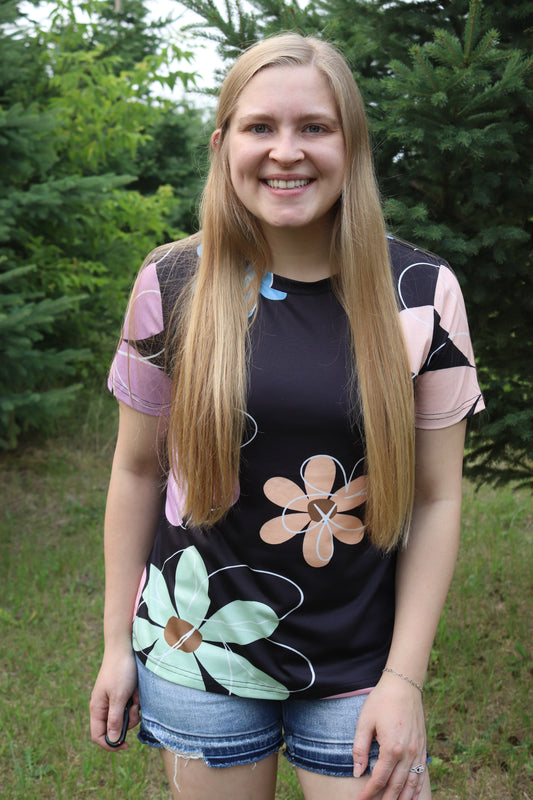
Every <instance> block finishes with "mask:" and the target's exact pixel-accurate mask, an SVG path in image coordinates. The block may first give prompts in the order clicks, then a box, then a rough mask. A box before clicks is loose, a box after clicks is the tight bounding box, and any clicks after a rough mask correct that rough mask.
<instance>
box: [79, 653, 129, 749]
mask: <svg viewBox="0 0 533 800" xmlns="http://www.w3.org/2000/svg"><path fill="white" fill-rule="evenodd" d="M130 697H133V705H132V706H131V709H130V719H129V725H128V729H129V728H133V727H135V725H137V724H138V723H139V692H138V690H137V667H136V664H135V657H134V655H133V651H132V650H131V649H130V650H128V651H124V652H116V653H115V652H113V653H108V652H106V653H105V654H104V659H103V661H102V666H101V668H100V672H99V673H98V677H97V679H96V683H95V685H94V689H93V692H92V695H91V702H90V705H89V708H90V714H91V739H92V741H93V742H94V743H95V744H97V745H99V746H100V747H102V748H103V749H104V750H113V749H114V750H127V748H128V747H129V745H128V743H127V742H125V743H124V744H122V745H121V746H120V747H116V748H111V747H109V745H108V744H107V743H106V741H105V735H106V733H107V735H108V737H109V739H110V740H111V741H112V742H114V741H116V740H117V739H118V738H119V736H120V733H121V730H122V720H123V715H124V707H125V705H126V703H127V701H128V700H129V698H130Z"/></svg>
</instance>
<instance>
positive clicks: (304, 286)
mask: <svg viewBox="0 0 533 800" xmlns="http://www.w3.org/2000/svg"><path fill="white" fill-rule="evenodd" d="M271 274H272V278H273V280H272V288H273V289H279V290H281V291H284V292H288V293H290V294H322V293H324V292H328V291H330V290H331V278H321V279H320V280H318V281H299V280H296V279H295V278H285V277H284V276H283V275H276V273H275V272H273V273H271Z"/></svg>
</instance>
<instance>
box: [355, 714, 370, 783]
mask: <svg viewBox="0 0 533 800" xmlns="http://www.w3.org/2000/svg"><path fill="white" fill-rule="evenodd" d="M373 738H374V728H373V726H372V727H371V726H367V725H365V722H364V718H363V717H362V716H361V717H359V721H358V723H357V728H356V730H355V737H354V740H353V748H352V754H353V776H354V778H360V777H361V775H362V774H363V772H364V771H365V769H366V768H367V766H368V755H369V753H370V747H371V745H372V740H373Z"/></svg>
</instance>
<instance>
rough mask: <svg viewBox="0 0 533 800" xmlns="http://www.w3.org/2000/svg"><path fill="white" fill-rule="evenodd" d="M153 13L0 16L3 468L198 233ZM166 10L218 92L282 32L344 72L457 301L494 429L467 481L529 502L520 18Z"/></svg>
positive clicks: (181, 78) (528, 168)
mask: <svg viewBox="0 0 533 800" xmlns="http://www.w3.org/2000/svg"><path fill="white" fill-rule="evenodd" d="M35 5H37V6H42V5H43V4H42V3H35ZM152 5H153V4H152ZM148 6H149V4H148V3H143V2H142V1H141V0H121V2H120V3H118V4H117V3H114V2H111V0H78V1H76V0H57V1H56V3H54V5H53V6H50V9H51V10H50V15H49V20H48V22H49V23H50V24H48V25H46V26H44V25H41V26H39V25H32V24H30V23H29V22H28V20H27V19H26V18H25V16H24V14H23V13H22V11H21V4H20V3H18V2H17V1H16V0H1V2H0V46H1V48H2V53H3V58H4V64H5V66H4V69H3V70H2V73H1V75H0V178H1V186H0V348H1V352H2V360H1V362H0V382H1V389H0V446H2V447H4V448H6V447H15V446H16V445H17V442H18V441H19V440H20V437H21V436H22V437H24V436H25V435H27V433H28V432H29V431H31V430H32V429H37V430H40V431H46V430H47V429H48V428H49V425H50V420H51V419H54V418H57V417H58V416H59V418H60V415H61V414H62V413H64V412H63V403H64V402H65V401H68V400H69V399H71V398H72V397H73V396H74V394H75V392H76V391H77V389H79V388H80V387H87V386H88V385H89V384H90V383H91V381H93V380H94V378H95V377H97V378H98V379H100V380H102V378H103V375H104V373H105V369H106V366H107V363H108V361H109V357H110V355H111V352H112V349H113V342H114V340H115V338H116V336H117V332H118V329H119V323H120V317H121V315H122V313H123V308H124V304H125V299H126V296H127V293H128V289H129V287H130V285H131V282H132V279H133V276H134V275H135V273H136V270H137V267H138V264H139V263H140V261H141V260H142V258H143V256H144V254H145V253H146V252H147V251H148V250H150V249H151V247H152V246H154V245H156V244H159V243H161V242H163V241H165V240H168V239H171V238H175V237H177V236H181V235H185V234H187V233H190V232H191V231H192V230H194V228H195V226H196V224H197V222H196V216H195V207H196V202H197V198H198V194H199V191H200V187H201V182H202V177H203V174H204V173H205V163H206V153H207V138H208V127H209V125H208V117H207V115H206V114H205V113H204V112H203V110H202V109H201V108H199V106H201V105H202V104H201V102H200V103H199V102H198V95H197V94H196V95H192V94H191V93H190V89H191V88H194V80H195V78H194V75H193V74H192V73H191V70H190V67H189V66H188V64H189V60H190V51H187V50H185V49H184V47H183V44H184V41H185V39H184V38H183V35H181V36H180V37H179V40H178V37H176V36H174V37H173V36H172V35H171V34H170V33H169V30H170V29H169V27H168V22H169V21H168V19H162V20H157V19H156V20H152V19H151V18H149V17H148ZM174 6H175V7H176V11H177V12H178V11H182V10H183V9H184V8H186V9H187V10H188V11H190V12H194V14H195V15H196V16H195V20H196V22H195V23H193V25H192V31H191V26H189V35H190V34H191V33H192V35H193V36H194V37H195V38H194V41H195V42H196V43H198V42H199V41H202V40H205V41H207V42H208V43H209V45H210V46H211V47H212V48H216V49H217V51H218V55H219V57H220V60H221V64H222V66H221V69H220V73H223V72H224V70H225V69H226V67H227V65H228V64H229V62H230V61H231V59H233V58H234V57H235V56H236V55H238V53H239V52H240V51H241V50H242V49H243V48H244V47H246V46H247V45H249V44H251V43H252V42H254V41H256V40H257V39H259V38H261V37H263V36H265V35H269V34H271V33H274V32H277V31H279V30H286V29H291V30H298V31H300V32H302V33H304V34H315V35H319V36H323V37H326V38H328V39H329V40H331V41H332V42H334V43H336V44H337V45H338V46H339V47H340V49H341V50H342V51H343V52H344V54H345V55H346V57H347V58H348V60H349V62H350V64H351V65H352V68H353V71H354V74H355V76H356V78H357V80H358V82H359V84H360V86H361V89H362V92H363V95H364V97H365V100H366V103H367V108H368V115H369V122H370V126H371V131H372V136H373V140H374V144H375V154H376V166H377V173H378V176H379V181H380V185H381V189H382V194H383V198H384V207H385V212H386V216H387V220H388V224H389V227H390V229H391V230H392V231H393V232H394V233H396V234H398V235H400V236H401V237H403V238H405V239H407V240H409V241H413V242H414V243H416V244H417V245H418V246H420V247H425V248H428V249H430V250H432V251H435V252H438V253H439V254H440V255H441V256H442V257H443V258H445V259H447V260H448V261H449V262H450V263H451V265H452V267H453V268H454V269H455V271H456V272H457V274H458V276H459V279H460V282H461V284H462V286H463V289H464V293H465V298H466V302H467V308H468V312H469V320H470V325H471V332H472V337H473V340H474V345H475V351H476V355H477V360H478V365H479V373H480V377H481V381H482V385H483V390H484V394H485V398H486V400H487V405H488V408H489V411H488V413H487V414H485V415H483V418H482V420H481V422H476V424H475V425H474V426H472V430H471V432H470V438H469V448H470V453H471V457H470V459H469V461H468V464H467V467H468V471H469V473H470V474H471V475H473V476H475V477H476V478H477V480H478V481H479V482H482V481H492V482H495V483H502V482H503V483H505V482H507V481H509V480H511V479H512V480H513V481H515V482H517V483H522V484H526V485H532V484H533V468H532V459H531V451H532V442H533V391H532V388H533V387H532V381H533V374H532V370H531V366H530V360H531V351H532V347H533V322H532V320H533V292H532V291H531V277H530V275H531V261H532V257H531V250H532V248H531V241H532V239H531V237H532V232H533V230H532V229H533V222H532V213H531V208H532V199H533V197H532V195H533V166H532V164H533V160H532V158H531V155H532V153H531V149H532V146H531V142H532V141H533V136H532V113H531V108H532V107H533V103H532V100H533V88H532V80H533V79H532V75H533V70H532V58H531V52H530V48H531V45H530V42H531V33H532V31H533V10H532V8H531V3H530V2H528V1H527V0H523V1H522V2H514V3H512V4H508V3H505V2H503V0H442V1H441V2H436V0H418V1H416V2H415V0H410V1H409V2H404V1H403V0H310V2H308V3H306V4H305V6H304V5H303V3H302V5H299V4H298V3H297V2H290V1H288V0H251V1H249V2H247V3H246V4H242V3H240V2H232V0H227V2H224V3H220V2H215V0H183V2H175V3H174ZM117 8H118V11H117V10H116V9H117ZM178 90H179V91H178ZM187 90H189V91H187ZM213 91H214V90H213ZM170 98H172V99H170ZM193 98H194V99H193Z"/></svg>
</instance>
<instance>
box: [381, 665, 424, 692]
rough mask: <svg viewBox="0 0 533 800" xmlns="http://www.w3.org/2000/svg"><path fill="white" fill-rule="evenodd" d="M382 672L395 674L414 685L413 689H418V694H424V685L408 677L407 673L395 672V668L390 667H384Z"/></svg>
mask: <svg viewBox="0 0 533 800" xmlns="http://www.w3.org/2000/svg"><path fill="white" fill-rule="evenodd" d="M383 672H390V674H391V675H396V676H397V677H398V678H402V679H403V680H404V681H407V683H410V684H411V686H414V687H415V689H418V691H419V692H420V694H424V687H423V686H421V685H420V684H419V683H417V682H416V681H414V680H413V679H412V678H409V677H408V676H407V675H402V673H401V672H396V670H395V669H391V668H390V667H385V669H384V670H383Z"/></svg>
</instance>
